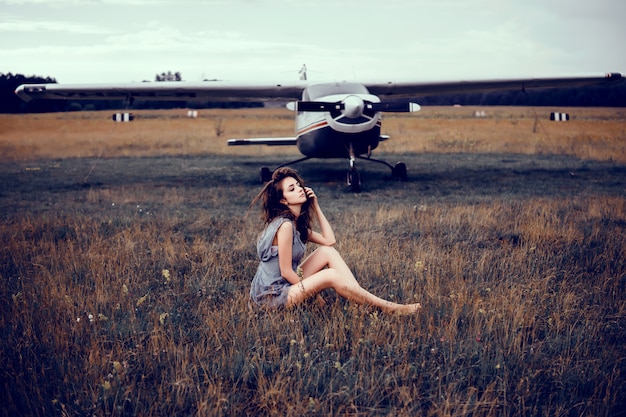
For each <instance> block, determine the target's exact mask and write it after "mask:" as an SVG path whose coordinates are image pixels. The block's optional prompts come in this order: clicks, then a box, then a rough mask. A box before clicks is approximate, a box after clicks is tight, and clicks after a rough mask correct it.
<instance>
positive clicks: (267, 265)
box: [250, 217, 306, 307]
mask: <svg viewBox="0 0 626 417" xmlns="http://www.w3.org/2000/svg"><path fill="white" fill-rule="evenodd" d="M288 221H291V220H289V219H287V218H285V217H277V218H275V219H274V220H272V221H271V222H270V224H268V225H267V227H266V228H265V230H264V231H263V234H262V235H261V237H260V238H259V240H258V242H257V246H256V248H257V254H258V255H259V259H260V260H261V262H260V263H259V267H258V268H257V271H256V274H255V275H254V279H253V280H252V285H251V288H250V298H251V299H252V301H253V302H254V303H256V304H257V305H262V306H268V307H284V306H285V305H286V304H287V296H288V291H289V287H291V284H290V283H289V281H287V280H286V279H285V278H283V277H282V276H281V275H280V266H279V264H278V246H273V245H272V242H273V241H274V236H276V232H277V231H278V229H279V228H280V226H281V225H282V224H283V223H285V222H288ZM305 251H306V244H305V243H303V242H302V241H301V240H300V233H299V232H298V231H297V230H296V227H295V224H294V228H293V247H292V252H291V253H292V256H291V267H292V268H293V270H294V271H296V270H297V268H298V265H300V261H301V260H302V257H303V256H304V253H305Z"/></svg>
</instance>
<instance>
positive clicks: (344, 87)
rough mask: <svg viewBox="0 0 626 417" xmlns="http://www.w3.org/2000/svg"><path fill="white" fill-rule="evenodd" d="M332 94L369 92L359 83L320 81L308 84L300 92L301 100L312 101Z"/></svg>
mask: <svg viewBox="0 0 626 417" xmlns="http://www.w3.org/2000/svg"><path fill="white" fill-rule="evenodd" d="M333 94H369V91H367V88H365V86H364V85H362V84H359V83H352V82H341V83H320V84H311V85H309V86H308V87H307V88H306V89H305V90H304V93H303V94H302V100H305V101H312V100H316V99H318V98H320V97H325V96H330V95H333Z"/></svg>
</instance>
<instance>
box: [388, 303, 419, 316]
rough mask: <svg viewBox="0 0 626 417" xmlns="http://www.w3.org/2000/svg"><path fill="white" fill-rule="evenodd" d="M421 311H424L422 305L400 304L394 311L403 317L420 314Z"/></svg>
mask: <svg viewBox="0 0 626 417" xmlns="http://www.w3.org/2000/svg"><path fill="white" fill-rule="evenodd" d="M421 309H422V305H421V304H420V303H415V304H399V305H398V306H397V307H396V308H395V309H394V313H396V314H398V315H401V316H407V315H410V314H416V313H419V312H420V310H421Z"/></svg>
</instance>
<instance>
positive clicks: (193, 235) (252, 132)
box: [0, 108, 626, 416]
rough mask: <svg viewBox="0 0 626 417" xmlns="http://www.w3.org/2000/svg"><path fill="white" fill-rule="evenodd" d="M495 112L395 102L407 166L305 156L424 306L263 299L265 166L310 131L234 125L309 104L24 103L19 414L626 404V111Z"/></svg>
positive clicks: (14, 326)
mask: <svg viewBox="0 0 626 417" xmlns="http://www.w3.org/2000/svg"><path fill="white" fill-rule="evenodd" d="M475 110H476V109H475V108H434V109H424V110H423V111H422V112H420V113H418V114H417V115H411V116H387V117H386V118H385V120H384V123H383V130H384V133H385V134H389V135H391V137H392V138H391V139H390V140H389V141H387V142H385V143H383V144H382V145H381V146H380V149H379V151H380V153H379V154H377V156H381V157H383V158H385V159H389V160H394V159H405V160H406V161H407V165H408V166H409V180H408V181H406V182H402V183H398V182H394V181H390V180H388V179H387V178H386V177H387V176H388V173H387V172H386V171H384V168H380V167H370V166H367V165H365V163H363V164H361V165H360V166H361V167H362V169H363V173H364V175H363V178H364V181H365V183H364V191H363V192H362V193H360V194H353V193H350V192H348V191H347V190H346V189H345V185H344V184H343V178H344V176H345V172H344V171H345V167H346V165H347V164H346V163H344V162H342V161H314V162H307V163H304V164H302V165H301V166H299V167H297V168H298V169H299V170H300V171H301V172H302V174H303V175H304V177H305V179H307V180H308V181H309V185H311V186H313V187H314V188H315V189H316V193H317V194H318V196H319V198H320V202H321V204H322V206H323V207H324V208H325V212H326V213H327V216H328V217H329V219H330V221H331V223H332V224H333V226H334V228H335V232H336V234H337V237H338V244H337V248H338V250H339V251H340V252H341V253H342V254H343V255H344V257H345V259H346V261H347V262H348V264H349V265H351V266H353V269H354V272H355V275H356V276H357V278H358V279H359V281H360V282H361V283H362V285H363V286H364V287H366V288H368V289H370V290H371V291H372V292H373V293H375V294H377V295H380V296H382V297H385V298H390V299H393V300H399V301H402V302H412V301H419V302H421V303H422V304H423V305H424V309H423V311H422V313H420V314H419V315H417V316H415V317H395V316H388V315H384V314H381V313H379V312H376V311H374V310H371V309H368V308H364V307H359V306H356V305H353V304H351V303H348V302H345V301H344V300H342V299H338V298H337V297H336V296H335V295H334V293H332V292H327V293H325V294H324V297H325V298H326V300H327V304H326V306H325V307H323V308H320V307H317V306H315V305H305V306H302V307H299V308H296V309H293V310H291V311H286V312H277V313H265V312H261V311H258V310H255V309H250V308H249V306H248V299H247V293H248V289H249V284H250V280H251V277H252V276H253V274H254V271H255V269H256V264H257V260H256V256H255V249H254V242H255V239H256V236H257V235H258V233H259V232H260V230H261V228H262V224H261V222H260V220H259V217H258V209H257V208H252V209H251V208H249V203H250V201H251V200H252V198H253V196H254V195H255V194H256V193H257V192H258V190H259V189H260V184H259V183H258V182H257V180H256V178H257V168H258V166H260V165H261V164H267V165H269V166H272V164H275V163H280V162H282V161H284V160H285V159H289V158H293V157H297V156H298V153H297V151H295V150H293V149H283V148H250V147H243V148H228V147H226V146H225V140H226V139H227V138H230V137H247V136H270V135H276V136H288V135H291V134H292V133H293V125H292V120H291V114H290V113H289V112H287V111H284V110H280V109H250V110H242V111H225V110H212V111H201V112H200V117H199V118H198V119H187V118H186V117H185V113H186V112H185V111H182V110H178V111H164V112H136V114H137V119H136V120H135V121H133V122H132V123H127V124H120V123H113V122H112V121H110V114H108V113H101V112H94V113H64V114H42V115H27V116H17V115H0V155H1V157H0V160H1V162H2V164H1V166H2V168H1V169H0V180H1V182H0V184H1V186H0V187H1V188H0V208H1V212H0V213H1V215H2V223H1V224H0V239H1V241H2V243H3V245H2V248H1V250H0V294H1V297H2V299H3V303H2V307H0V308H1V309H2V310H1V314H0V335H1V337H0V347H1V349H0V364H1V366H0V384H1V387H0V415H3V416H15V415H33V416H39V415H42V416H43V415H46V416H48V415H50V416H59V415H62V416H85V415H98V416H100V415H108V416H131V415H132V416H135V415H142V416H166V415H167V416H192V415H193V416H196V415H197V416H213V415H215V416H242V415H286V416H301V415H351V416H370V415H374V416H419V415H424V416H618V415H624V411H623V410H624V409H626V401H625V400H624V392H626V379H625V374H626V348H625V346H626V297H625V295H626V233H625V232H626V193H625V192H626V150H625V148H624V147H625V146H626V133H625V130H626V123H624V121H625V120H626V111H625V110H623V109H566V111H568V112H569V113H570V115H571V116H572V120H571V121H570V122H567V123H555V122H550V121H549V120H548V116H549V112H550V111H552V110H553V109H543V108H542V109H528V108H486V109H484V110H485V111H486V117H481V118H476V117H474V111H475ZM557 110H558V111H563V109H557Z"/></svg>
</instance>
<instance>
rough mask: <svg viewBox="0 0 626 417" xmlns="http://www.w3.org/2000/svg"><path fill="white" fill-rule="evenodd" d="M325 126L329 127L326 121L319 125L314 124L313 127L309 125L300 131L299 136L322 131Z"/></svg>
mask: <svg viewBox="0 0 626 417" xmlns="http://www.w3.org/2000/svg"><path fill="white" fill-rule="evenodd" d="M325 126H328V122H327V121H325V120H323V121H321V122H318V123H315V124H312V125H309V126H307V127H305V128H303V129H300V130H299V131H298V136H300V135H304V134H306V133H309V132H312V131H313V130H317V129H321V128H323V127H325Z"/></svg>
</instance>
